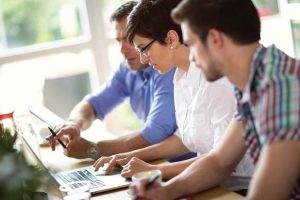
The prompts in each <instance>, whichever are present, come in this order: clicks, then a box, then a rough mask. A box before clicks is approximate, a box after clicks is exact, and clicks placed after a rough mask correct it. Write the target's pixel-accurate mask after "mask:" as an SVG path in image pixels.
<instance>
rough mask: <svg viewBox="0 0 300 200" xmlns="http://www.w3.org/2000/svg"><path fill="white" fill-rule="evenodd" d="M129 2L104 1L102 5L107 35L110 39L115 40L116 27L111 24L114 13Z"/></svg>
mask: <svg viewBox="0 0 300 200" xmlns="http://www.w3.org/2000/svg"><path fill="white" fill-rule="evenodd" d="M127 1H128V0H114V1H111V0H103V1H102V2H101V5H102V6H103V20H104V26H105V33H106V35H107V37H108V38H115V33H114V27H113V26H112V23H111V22H110V16H111V15H112V13H113V12H114V11H115V10H116V9H117V8H118V7H119V6H121V5H122V4H124V3H126V2H127Z"/></svg>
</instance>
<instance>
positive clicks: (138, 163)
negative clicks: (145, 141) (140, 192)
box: [117, 157, 155, 178]
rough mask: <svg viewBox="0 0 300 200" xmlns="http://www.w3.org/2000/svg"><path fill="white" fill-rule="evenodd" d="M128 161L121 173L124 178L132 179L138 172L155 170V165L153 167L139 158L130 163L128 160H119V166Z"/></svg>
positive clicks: (132, 159)
mask: <svg viewBox="0 0 300 200" xmlns="http://www.w3.org/2000/svg"><path fill="white" fill-rule="evenodd" d="M126 161H127V164H126V165H125V166H123V170H122V172H121V175H122V176H123V177H124V178H131V177H132V175H133V174H135V173H137V172H141V171H148V170H152V169H155V165H151V164H149V163H146V162H144V161H142V160H141V159H139V158H136V157H134V158H131V160H130V161H129V162H128V159H127V158H125V159H121V160H118V161H117V162H118V164H119V165H124V164H125V162H126Z"/></svg>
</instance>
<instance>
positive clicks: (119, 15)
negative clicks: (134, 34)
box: [110, 1, 137, 22]
mask: <svg viewBox="0 0 300 200" xmlns="http://www.w3.org/2000/svg"><path fill="white" fill-rule="evenodd" d="M136 4H137V2H136V1H128V2H126V3H124V4H123V5H121V6H120V7H119V8H118V9H117V10H116V11H115V12H114V13H113V14H112V15H111V17H110V21H111V22H114V21H116V22H120V21H122V20H123V19H124V18H125V17H127V16H128V15H129V13H130V12H131V11H132V9H133V7H134V6H135V5H136Z"/></svg>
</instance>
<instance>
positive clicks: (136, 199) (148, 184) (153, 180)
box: [134, 175, 159, 200]
mask: <svg viewBox="0 0 300 200" xmlns="http://www.w3.org/2000/svg"><path fill="white" fill-rule="evenodd" d="M158 178H159V175H156V176H154V177H153V178H152V179H151V180H150V181H149V182H147V183H146V186H145V189H146V190H147V189H149V188H150V187H151V186H152V185H153V183H155V181H156V180H157V179H158ZM139 199H140V196H139V195H138V196H136V197H135V198H134V200H139Z"/></svg>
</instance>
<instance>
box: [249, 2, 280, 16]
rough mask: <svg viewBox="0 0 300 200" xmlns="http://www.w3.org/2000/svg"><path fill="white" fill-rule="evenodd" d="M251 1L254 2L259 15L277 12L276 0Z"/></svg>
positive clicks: (275, 13)
mask: <svg viewBox="0 0 300 200" xmlns="http://www.w3.org/2000/svg"><path fill="white" fill-rule="evenodd" d="M252 1H253V3H254V4H255V6H256V8H257V10H258V13H259V15H260V16H261V17H265V16H270V15H277V14H278V2H277V0H252Z"/></svg>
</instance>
